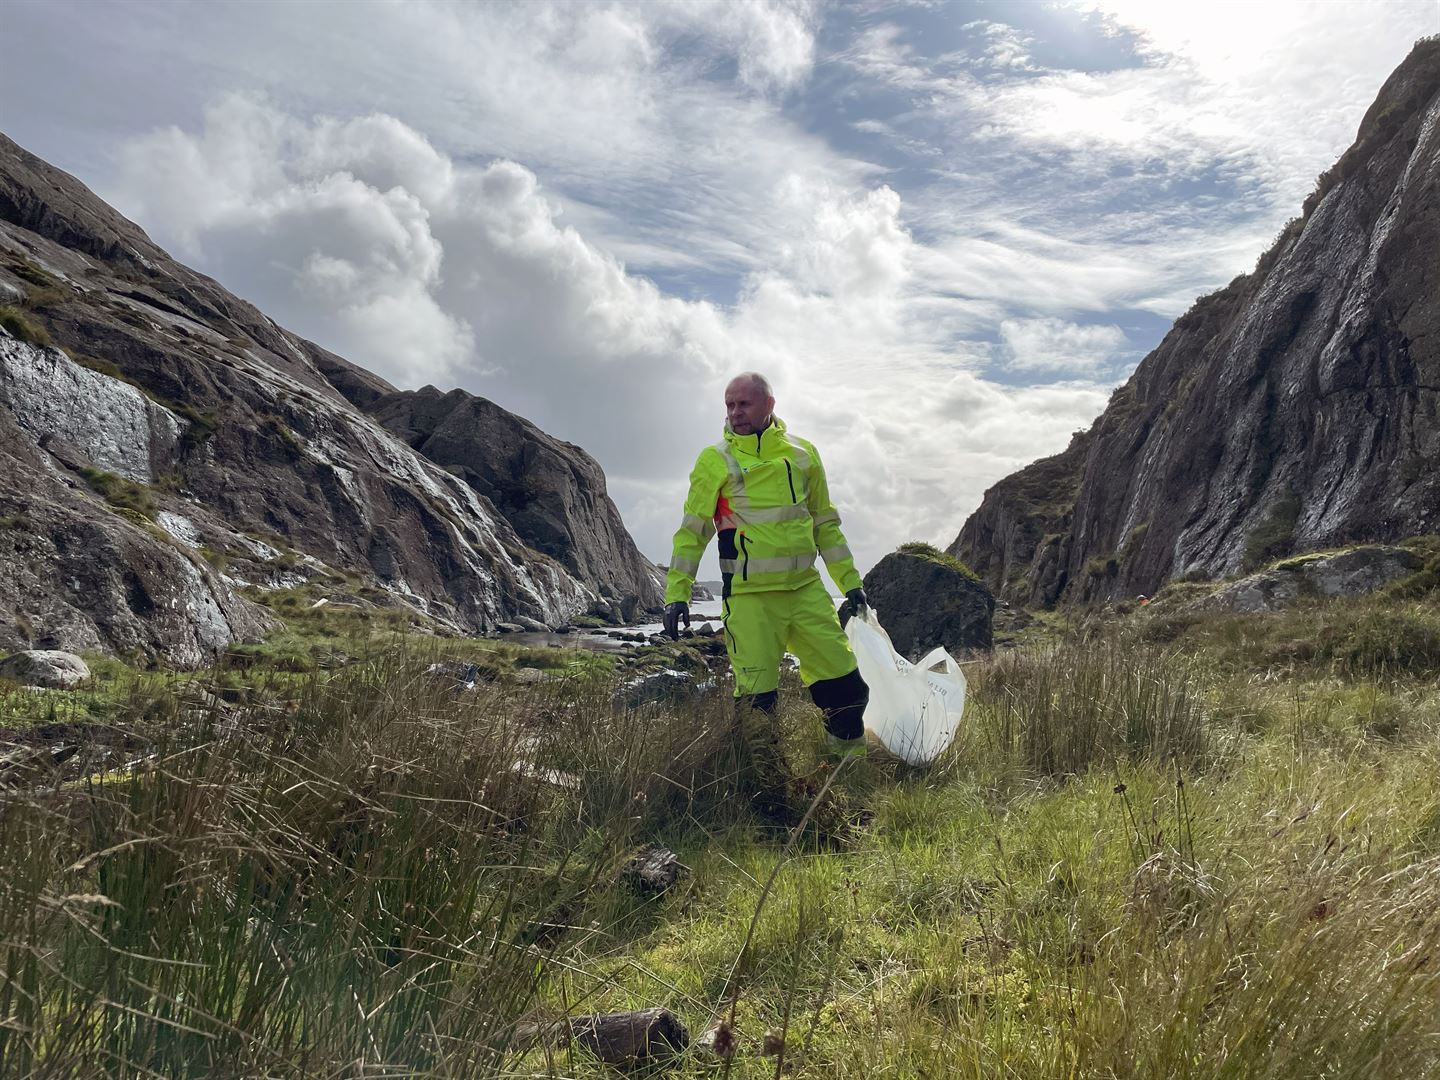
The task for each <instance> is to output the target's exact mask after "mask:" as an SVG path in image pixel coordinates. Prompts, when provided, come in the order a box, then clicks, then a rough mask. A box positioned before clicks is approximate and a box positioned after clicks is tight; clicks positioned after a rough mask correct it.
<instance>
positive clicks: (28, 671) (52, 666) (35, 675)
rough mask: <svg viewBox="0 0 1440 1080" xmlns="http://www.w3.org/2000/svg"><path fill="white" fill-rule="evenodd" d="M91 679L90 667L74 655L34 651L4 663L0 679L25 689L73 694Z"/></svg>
mask: <svg viewBox="0 0 1440 1080" xmlns="http://www.w3.org/2000/svg"><path fill="white" fill-rule="evenodd" d="M88 678H90V667H89V665H88V664H86V663H85V661H84V660H82V659H81V658H80V657H78V656H76V655H75V654H74V653H68V652H61V651H60V650H58V649H30V650H27V651H26V652H19V653H16V654H15V655H14V656H7V657H6V658H5V659H4V660H0V679H13V680H14V681H15V682H18V683H21V684H22V685H25V686H45V687H49V688H50V689H52V690H72V689H74V688H75V687H76V686H79V685H80V684H81V683H82V682H84V681H85V680H86V679H88Z"/></svg>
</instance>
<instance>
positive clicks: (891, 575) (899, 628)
mask: <svg viewBox="0 0 1440 1080" xmlns="http://www.w3.org/2000/svg"><path fill="white" fill-rule="evenodd" d="M865 595H866V597H867V598H868V599H869V601H870V604H871V606H872V607H874V609H875V614H876V615H878V616H879V618H880V622H881V624H882V625H883V626H884V627H885V631H886V633H888V634H889V635H890V642H891V644H893V645H894V646H895V650H896V651H897V652H898V653H900V654H901V655H902V656H904V657H906V658H907V659H909V660H918V659H920V657H922V656H923V655H925V654H926V653H927V652H929V651H930V650H931V649H933V648H935V647H936V646H937V645H938V646H941V647H943V648H944V649H945V650H946V651H947V652H951V653H955V652H958V651H965V650H970V649H988V648H990V647H991V645H992V643H993V640H994V636H993V629H992V626H993V620H994V615H995V597H994V596H993V595H992V594H991V592H990V590H989V589H987V588H986V587H985V586H984V585H983V584H981V583H980V582H978V581H976V580H975V579H974V578H972V577H969V576H967V575H966V574H964V573H962V572H961V571H959V570H957V569H955V568H953V567H951V566H947V565H945V564H944V563H943V562H940V561H936V560H935V559H933V558H928V557H926V556H924V555H914V554H908V553H906V552H903V551H893V552H891V553H890V554H889V555H886V556H885V557H884V558H883V559H881V560H880V561H879V562H878V563H876V564H875V565H874V566H873V567H872V568H871V570H870V572H869V573H868V574H866V575H865Z"/></svg>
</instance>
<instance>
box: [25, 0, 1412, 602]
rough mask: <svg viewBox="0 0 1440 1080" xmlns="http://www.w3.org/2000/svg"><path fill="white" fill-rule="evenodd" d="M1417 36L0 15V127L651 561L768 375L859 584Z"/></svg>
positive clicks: (1356, 26)
mask: <svg viewBox="0 0 1440 1080" xmlns="http://www.w3.org/2000/svg"><path fill="white" fill-rule="evenodd" d="M1437 32H1440V4H1437V3H1436V2H1435V0H1415V2H1411V0H1388V2H1386V0H1371V2H1346V0H1321V2H1305V3H1302V2H1290V0H1269V2H1267V3H1264V4H1255V3H1251V2H1245V3H1221V2H1214V0H1211V2H1207V3H1204V4H1198V3H1172V2H1159V0H1150V2H1141V0H1062V2H1054V3H1050V2H1039V0H1036V2H1008V3H997V2H979V0H955V2H949V3H940V2H931V0H914V2H884V0H866V2H857V3H825V2H820V0H723V2H722V0H674V2H672V0H650V2H647V3H610V2H594V3H549V2H546V0H526V2H523V3H514V4H511V3H501V2H494V3H486V4H473V3H465V4H460V3H449V2H441V0H415V2H403V3H402V2H391V0H371V2H364V3H361V2H353V3H339V2H326V3H322V2H316V0H308V2H307V0H289V2H283V3H270V2H267V0H247V2H244V3H234V2H225V0H209V2H205V3H188V2H184V0H167V2H163V3H150V2H132V0H110V2H104V3H102V2H100V0H86V2H75V0H43V2H35V0H6V3H5V17H4V23H3V28H0V38H3V39H5V46H4V53H5V64H4V65H3V66H0V130H3V131H4V132H5V133H6V134H8V135H9V136H10V137H11V138H13V139H15V140H16V141H17V142H19V143H20V144H21V145H22V146H25V147H26V148H27V149H29V150H31V151H32V152H34V153H37V154H39V155H40V156H41V157H44V158H45V159H47V160H48V161H50V162H52V163H53V164H55V165H57V166H59V167H60V168H63V169H65V170H67V171H69V172H72V173H74V174H75V175H77V176H78V177H79V178H80V179H81V180H83V181H84V182H85V183H87V184H88V185H89V186H90V187H91V188H92V189H94V190H95V191H96V192H97V193H98V194H99V195H100V196H101V197H103V198H104V199H106V200H107V201H108V202H110V203H111V204H112V205H113V206H115V207H116V208H117V209H119V210H120V211H121V212H123V213H125V214H126V215H127V216H129V217H130V218H132V219H133V220H135V221H136V222H138V223H139V224H140V225H141V226H142V227H143V228H144V229H145V230H146V232H147V233H149V235H150V236H151V238H152V239H154V240H155V241H156V242H157V243H159V244H160V245H161V246H163V247H165V248H166V249H167V250H168V251H170V253H171V254H172V255H174V256H175V257H176V258H178V259H180V260H181V261H183V262H185V263H187V264H189V265H191V266H194V267H195V268H197V269H199V270H202V271H204V272H206V273H208V274H211V275H212V276H214V277H215V278H217V279H218V280H219V281H220V282H221V283H222V284H223V285H225V286H226V287H227V288H229V289H230V290H231V291H233V292H235V293H237V294H239V295H240V296H242V297H245V298H246V299H248V300H251V301H252V302H254V303H255V304H257V305H258V306H259V307H260V308H261V309H262V310H263V311H265V312H266V313H267V314H268V315H270V316H271V317H272V318H274V319H275V320H276V321H277V322H279V323H281V324H282V325H284V326H286V327H287V328H289V329H291V330H294V331H295V332H297V333H300V334H302V335H303V336H305V337H308V338H311V339H312V340H314V341H316V342H318V343H319V344H321V345H324V346H325V347H327V348H329V349H331V350H333V351H335V352H337V353H339V354H341V355H343V356H345V357H347V358H348V359H350V360H352V361H354V362H356V363H359V364H361V365H362V366H364V367H367V368H369V369H371V370H372V371H375V372H377V373H378V374H380V375H382V376H383V377H385V378H386V379H388V380H390V381H391V382H392V383H394V384H395V385H397V386H399V387H402V388H414V387H420V386H424V385H426V384H432V385H435V386H437V387H440V388H441V389H449V388H452V387H456V386H459V387H463V388H464V389H466V390H469V391H471V392H472V393H475V394H479V395H482V396H484V397H487V398H489V399H491V400H492V401H495V402H497V403H498V404H500V405H502V406H504V407H506V408H508V409H511V410H512V411H514V412H517V413H519V414H521V415H522V416H525V417H527V418H529V419H530V420H532V421H534V422H535V423H537V424H538V425H539V426H540V427H541V428H543V429H544V430H546V431H548V432H550V433H551V434H552V435H555V436H557V437H559V438H562V439H565V440H568V441H570V442H573V443H576V444H578V445H580V446H582V447H584V448H585V449H586V450H587V451H589V452H590V453H591V454H592V455H594V456H595V457H596V458H597V459H598V460H599V462H600V464H601V465H602V467H603V468H604V470H605V474H606V477H607V483H608V486H609V491H610V495H611V497H612V498H613V499H614V501H615V503H616V505H617V506H618V507H619V509H620V512H621V514H622V516H623V518H624V520H625V523H626V526H627V527H628V528H629V530H630V532H631V534H632V535H633V536H634V537H635V539H636V542H637V543H638V544H639V546H640V549H641V551H642V552H644V553H645V554H646V555H647V556H649V557H650V558H652V559H655V560H657V561H661V562H663V561H666V560H667V559H668V556H669V549H670V536H671V534H672V533H673V531H674V529H675V527H676V526H677V525H678V524H679V522H680V518H681V504H682V502H683V499H684V495H685V488H686V480H687V477H688V474H689V470H690V467H691V465H692V463H693V461H694V458H695V455H696V454H697V453H698V452H699V450H700V449H701V448H702V447H704V446H706V445H709V444H711V443H713V442H715V441H716V440H718V439H719V437H720V435H721V430H722V427H723V423H724V410H723V403H722V396H723V390H724V386H725V383H726V381H727V380H728V379H729V377H730V376H732V375H733V374H735V373H737V372H740V371H744V370H759V371H761V372H764V373H765V374H766V375H767V376H768V377H769V378H770V380H771V382H772V383H773V384H774V386H775V390H776V397H777V400H778V405H777V408H776V412H777V415H779V416H780V417H782V418H783V419H784V420H785V422H786V423H787V425H789V427H790V428H791V429H793V430H795V431H796V432H798V433H800V434H802V435H804V436H806V437H807V438H809V439H810V440H811V441H813V442H814V443H815V444H816V445H817V447H818V448H819V451H820V454H821V456H822V458H823V460H824V462H825V466H826V470H827V473H828V475H829V479H830V487H831V492H832V495H833V496H834V499H835V502H836V505H837V506H838V508H839V509H840V511H841V514H842V516H843V519H844V522H845V531H846V533H847V535H848V537H849V539H850V542H851V547H852V548H853V549H854V550H855V553H856V557H857V561H858V564H859V566H860V569H861V571H862V573H863V572H865V571H866V570H868V569H869V567H870V566H872V565H873V564H874V563H875V562H877V561H878V560H879V559H880V558H881V557H883V556H884V555H885V554H886V553H887V552H889V551H891V550H893V549H894V548H895V547H896V546H897V545H898V544H900V543H903V542H905V541H907V540H914V539H920V540H928V541H930V542H932V543H935V544H937V545H939V546H942V547H943V546H945V545H947V544H949V543H950V542H951V541H952V540H953V539H954V537H955V535H956V533H957V532H958V531H959V529H960V526H961V525H962V524H963V523H964V521H965V519H966V517H968V516H969V514H970V513H971V512H972V511H973V510H974V509H975V508H976V507H977V506H978V505H979V503H980V499H981V496H982V494H983V492H984V491H985V489H986V488H988V487H989V486H990V485H992V484H994V483H995V482H996V481H998V480H1000V479H1001V478H1003V477H1004V476H1006V475H1008V474H1010V473H1011V472H1013V471H1015V470H1016V469H1018V468H1020V467H1022V466H1023V465H1025V464H1027V463H1028V462H1030V461H1033V460H1035V459H1036V458H1038V457H1043V456H1045V455H1047V454H1052V453H1056V452H1058V451H1059V450H1061V449H1063V448H1064V447H1065V445H1066V444H1067V443H1068V441H1069V439H1070V436H1071V434H1072V433H1073V432H1075V431H1077V430H1079V429H1082V428H1085V427H1088V426H1089V424H1090V422H1091V421H1092V420H1093V419H1094V418H1095V417H1096V416H1097V415H1098V414H1099V412H1100V411H1101V410H1102V409H1103V407H1104V404H1105V401H1106V399H1107V398H1108V396H1109V393H1110V392H1111V391H1112V390H1113V389H1114V388H1115V387H1116V386H1117V385H1118V384H1120V383H1122V382H1123V381H1124V380H1125V378H1126V377H1127V376H1128V375H1129V374H1130V372H1131V371H1133V370H1134V367H1135V365H1136V363H1138V362H1139V360H1140V359H1141V358H1142V357H1143V356H1144V355H1145V354H1146V353H1147V352H1148V351H1149V350H1150V349H1152V348H1153V347H1154V346H1155V345H1156V344H1157V343H1158V342H1159V341H1160V339H1161V337H1162V336H1163V335H1164V333H1165V331H1166V330H1167V329H1168V327H1169V325H1170V323H1171V322H1172V321H1173V320H1174V319H1175V318H1176V317H1177V316H1179V315H1180V314H1181V313H1183V312H1184V311H1185V310H1186V309H1187V308H1188V307H1189V306H1190V304H1191V303H1192V302H1193V301H1194V300H1195V298H1196V297H1198V296H1200V295H1203V294H1205V293H1207V292H1211V291H1213V290H1215V289H1217V288H1220V287H1222V286H1224V285H1225V284H1226V283H1227V282H1228V281H1230V280H1231V279H1232V278H1233V277H1235V276H1236V275H1237V274H1240V273H1244V272H1247V271H1249V270H1250V269H1252V268H1253V266H1254V264H1255V261H1256V259H1257V257H1258V256H1259V254H1260V253H1261V251H1262V250H1263V249H1264V248H1265V247H1267V246H1268V245H1269V243H1270V242H1271V240H1272V239H1273V238H1274V236H1275V235H1276V234H1277V233H1278V232H1279V231H1280V229H1281V228H1282V227H1283V225H1284V224H1285V222H1286V221H1287V220H1288V219H1289V218H1290V217H1292V216H1294V215H1296V214H1298V212H1299V207H1300V203H1301V201H1302V200H1303V199H1304V197H1305V195H1306V194H1307V193H1308V192H1309V191H1310V190H1311V188H1312V187H1313V185H1314V181H1315V178H1316V176H1317V175H1318V174H1319V173H1320V172H1322V171H1323V170H1324V169H1326V168H1327V167H1328V166H1329V165H1330V164H1331V163H1332V162H1333V161H1334V160H1335V158H1336V157H1338V156H1339V154H1340V153H1341V152H1343V151H1344V149H1345V148H1346V147H1347V146H1348V145H1349V144H1350V142H1351V141H1352V140H1353V138H1354V136H1355V130H1356V127H1357V125H1358V124H1359V121H1360V118H1361V116H1362V115H1363V114H1364V112H1365V110H1366V108H1368V106H1369V105H1370V103H1371V102H1372V101H1373V100H1374V97H1375V94H1376V93H1377V91H1378V90H1379V88H1380V86H1381V84H1382V83H1383V82H1384V80H1385V78H1386V76H1387V75H1388V74H1389V73H1390V72H1391V71H1392V70H1393V69H1394V68H1395V66H1396V65H1397V64H1398V63H1399V62H1400V61H1401V60H1402V59H1403V58H1404V56H1405V55H1406V53H1407V52H1408V51H1409V49H1410V47H1411V45H1412V44H1413V43H1414V41H1415V40H1416V39H1417V38H1419V37H1422V36H1425V35H1428V34H1434V33H1437ZM17 42H23V43H24V47H23V48H17V47H15V45H16V43H17ZM701 577H702V578H706V577H710V578H713V577H718V569H717V568H716V566H715V563H714V552H713V549H712V551H711V552H710V553H709V555H708V556H707V563H706V564H705V565H704V566H703V567H702V572H701Z"/></svg>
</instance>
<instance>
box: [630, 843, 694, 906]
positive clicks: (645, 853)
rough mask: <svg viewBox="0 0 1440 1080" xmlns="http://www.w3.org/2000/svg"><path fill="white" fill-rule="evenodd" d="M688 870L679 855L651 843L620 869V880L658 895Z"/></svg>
mask: <svg viewBox="0 0 1440 1080" xmlns="http://www.w3.org/2000/svg"><path fill="white" fill-rule="evenodd" d="M688 872H689V868H688V867H687V866H686V865H685V864H684V863H682V862H681V861H680V857H679V856H678V855H676V854H675V853H674V852H673V851H671V850H669V849H668V848H663V847H660V846H658V845H656V844H651V845H649V846H648V847H645V848H643V849H642V850H640V851H639V852H637V853H636V854H635V855H634V856H633V857H632V858H631V859H630V860H629V861H628V862H627V863H626V864H625V866H624V868H623V869H621V871H620V877H621V880H623V881H627V882H629V883H630V884H631V885H633V886H634V887H635V888H636V889H639V890H640V891H641V892H643V893H648V894H649V895H651V896H658V895H659V894H660V893H663V892H666V891H667V890H669V889H673V888H674V887H675V883H676V882H677V881H679V880H680V878H681V877H682V876H683V875H684V874H686V873H688Z"/></svg>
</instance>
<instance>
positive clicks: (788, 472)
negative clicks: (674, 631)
mask: <svg viewBox="0 0 1440 1080" xmlns="http://www.w3.org/2000/svg"><path fill="white" fill-rule="evenodd" d="M716 534H718V535H719V538H720V574H721V576H722V577H723V578H724V580H725V595H726V596H731V595H734V594H736V593H746V592H767V591H771V590H775V589H798V588H799V587H800V586H802V585H805V584H807V583H808V582H810V581H812V580H817V579H818V578H819V576H820V575H819V572H818V571H817V570H816V569H815V556H816V555H817V554H818V555H819V556H820V558H822V559H824V560H825V567H826V569H827V570H829V571H830V578H831V580H833V581H834V582H835V584H836V586H838V587H839V589H840V591H841V592H849V591H850V590H851V589H858V588H860V574H859V573H858V572H857V571H856V569H855V558H854V556H853V555H851V554H850V548H849V546H848V545H847V544H846V543H845V537H844V534H842V533H841V532H840V515H839V514H838V513H836V511H835V507H833V506H832V505H831V504H830V488H829V486H828V485H827V484H826V483H825V469H824V467H823V466H822V465H821V464H820V455H819V454H817V453H816V452H815V447H814V446H812V445H811V444H810V443H809V442H807V441H806V440H804V439H802V438H799V437H798V436H795V435H791V434H790V433H789V432H787V431H786V430H785V424H784V423H783V422H782V421H781V420H780V419H779V418H778V417H772V418H771V421H770V426H769V427H767V428H766V429H765V430H764V431H762V432H760V433H758V434H756V435H736V434H735V433H734V432H733V431H731V430H730V428H729V425H726V428H725V439H724V441H723V442H718V443H716V444H715V445H714V446H707V447H706V448H705V449H704V450H702V451H700V456H699V457H698V458H696V459H695V468H694V469H692V470H691V472H690V494H689V495H687V496H686V497H685V520H684V522H683V523H682V524H681V525H680V528H679V529H677V530H676V531H675V541H674V549H673V553H672V554H671V556H670V573H669V575H668V576H667V577H666V580H665V602H666V603H667V604H671V603H674V602H675V601H676V600H684V601H686V602H688V601H689V600H690V588H691V586H692V585H694V584H695V575H696V574H697V573H698V572H699V570H700V556H701V555H702V554H704V552H705V545H706V544H708V543H709V542H710V537H711V536H713V535H716Z"/></svg>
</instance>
